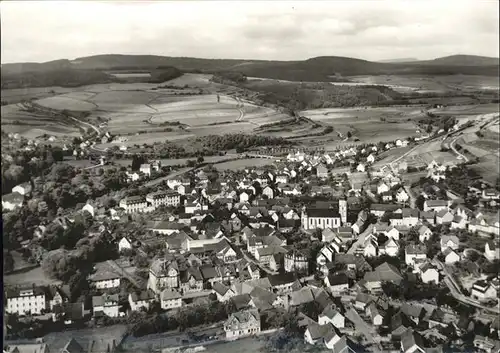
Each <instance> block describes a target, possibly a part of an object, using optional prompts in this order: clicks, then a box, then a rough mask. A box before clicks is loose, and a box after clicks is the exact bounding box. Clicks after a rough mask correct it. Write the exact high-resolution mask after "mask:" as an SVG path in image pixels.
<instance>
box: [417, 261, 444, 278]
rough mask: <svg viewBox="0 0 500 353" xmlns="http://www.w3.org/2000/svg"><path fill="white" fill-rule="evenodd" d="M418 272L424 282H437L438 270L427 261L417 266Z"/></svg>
mask: <svg viewBox="0 0 500 353" xmlns="http://www.w3.org/2000/svg"><path fill="white" fill-rule="evenodd" d="M418 272H419V273H420V278H421V279H422V282H424V283H432V282H434V283H435V284H439V272H438V270H437V268H436V267H435V266H434V265H432V264H431V263H430V262H429V261H426V262H424V263H423V264H422V265H420V266H419V267H418Z"/></svg>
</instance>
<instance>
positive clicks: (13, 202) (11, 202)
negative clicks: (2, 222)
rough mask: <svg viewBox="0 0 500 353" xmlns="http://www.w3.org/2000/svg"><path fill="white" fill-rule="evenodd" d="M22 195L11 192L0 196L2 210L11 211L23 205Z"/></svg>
mask: <svg viewBox="0 0 500 353" xmlns="http://www.w3.org/2000/svg"><path fill="white" fill-rule="evenodd" d="M23 202H24V196H23V195H21V194H19V193H17V192H13V193H10V194H6V195H3V196H2V208H3V209H4V210H9V211H13V210H15V209H16V208H19V207H21V206H22V205H23Z"/></svg>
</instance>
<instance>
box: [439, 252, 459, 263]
mask: <svg viewBox="0 0 500 353" xmlns="http://www.w3.org/2000/svg"><path fill="white" fill-rule="evenodd" d="M443 256H444V262H445V263H446V264H447V265H453V264H454V263H455V262H458V261H460V255H459V254H458V253H457V252H456V251H455V250H453V249H452V248H446V249H445V251H443Z"/></svg>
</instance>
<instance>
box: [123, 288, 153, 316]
mask: <svg viewBox="0 0 500 353" xmlns="http://www.w3.org/2000/svg"><path fill="white" fill-rule="evenodd" d="M154 300H155V295H154V293H153V292H151V291H149V290H145V291H141V292H139V293H136V292H132V293H130V294H129V295H128V302H129V304H130V310H132V311H137V310H140V309H144V310H149V307H150V305H151V303H153V301H154Z"/></svg>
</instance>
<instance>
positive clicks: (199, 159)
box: [196, 156, 205, 164]
mask: <svg viewBox="0 0 500 353" xmlns="http://www.w3.org/2000/svg"><path fill="white" fill-rule="evenodd" d="M204 161H205V158H203V156H199V157H198V158H197V159H196V162H198V164H200V163H203V162H204Z"/></svg>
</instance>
